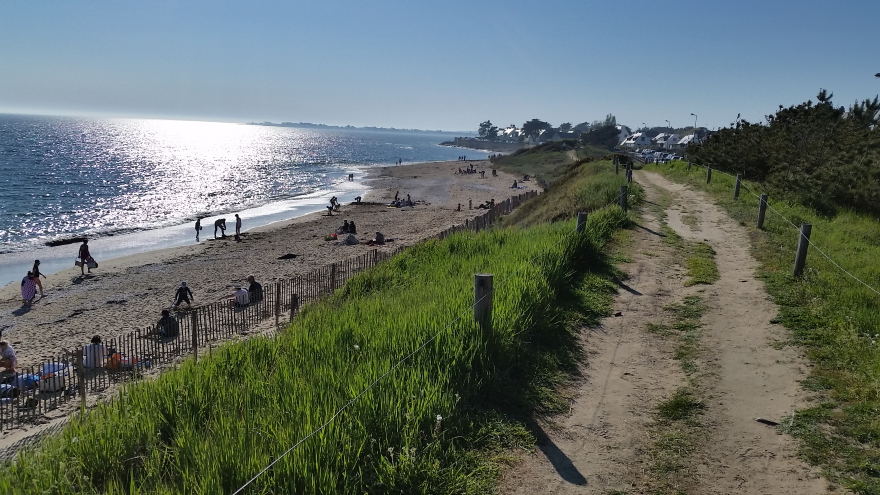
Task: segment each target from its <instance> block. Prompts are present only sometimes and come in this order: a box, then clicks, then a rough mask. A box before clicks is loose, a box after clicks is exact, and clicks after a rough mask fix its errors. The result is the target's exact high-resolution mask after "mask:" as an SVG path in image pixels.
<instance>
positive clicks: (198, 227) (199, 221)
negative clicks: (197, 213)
mask: <svg viewBox="0 0 880 495" xmlns="http://www.w3.org/2000/svg"><path fill="white" fill-rule="evenodd" d="M201 231H202V219H201V218H196V242H199V233H200V232H201Z"/></svg>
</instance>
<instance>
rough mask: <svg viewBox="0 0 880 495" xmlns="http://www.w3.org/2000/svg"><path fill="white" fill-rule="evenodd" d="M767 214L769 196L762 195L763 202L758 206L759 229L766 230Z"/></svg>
mask: <svg viewBox="0 0 880 495" xmlns="http://www.w3.org/2000/svg"><path fill="white" fill-rule="evenodd" d="M766 213H767V195H766V194H762V195H761V202H760V203H759V204H758V228H759V229H763V228H764V215H765V214H766Z"/></svg>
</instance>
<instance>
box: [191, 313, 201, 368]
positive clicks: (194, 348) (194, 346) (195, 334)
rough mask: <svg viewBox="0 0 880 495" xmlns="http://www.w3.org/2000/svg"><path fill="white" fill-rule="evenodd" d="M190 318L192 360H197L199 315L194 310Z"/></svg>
mask: <svg viewBox="0 0 880 495" xmlns="http://www.w3.org/2000/svg"><path fill="white" fill-rule="evenodd" d="M191 318H192V352H193V359H195V360H196V361H198V360H199V315H198V310H194V311H193V312H192V315H191Z"/></svg>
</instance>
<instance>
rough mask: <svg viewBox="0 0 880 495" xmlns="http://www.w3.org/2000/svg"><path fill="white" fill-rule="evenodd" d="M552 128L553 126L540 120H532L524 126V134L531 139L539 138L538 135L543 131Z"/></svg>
mask: <svg viewBox="0 0 880 495" xmlns="http://www.w3.org/2000/svg"><path fill="white" fill-rule="evenodd" d="M552 128H553V126H552V125H550V124H549V123H547V122H544V121H543V120H539V119H532V120H530V121H528V122H526V123H525V124H523V126H522V130H523V133H525V135H526V136H529V137H538V135H539V134H541V131H545V130H547V129H552Z"/></svg>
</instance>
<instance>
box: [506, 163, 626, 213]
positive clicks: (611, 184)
mask: <svg viewBox="0 0 880 495" xmlns="http://www.w3.org/2000/svg"><path fill="white" fill-rule="evenodd" d="M613 170H614V166H613V165H611V162H610V161H599V162H588V163H583V164H580V165H578V166H577V167H576V168H573V169H571V170H570V171H569V172H568V173H567V174H566V175H565V176H564V177H562V178H560V179H559V180H557V181H556V182H555V183H554V184H553V187H551V188H550V189H549V190H548V191H547V192H546V193H544V194H543V195H542V196H544V197H543V198H542V201H540V202H538V201H535V202H529V203H526V204H524V205H522V206H521V207H519V208H517V209H516V210H515V211H514V212H513V213H512V214H511V215H509V216H507V217H505V219H504V225H516V226H520V227H528V226H532V225H539V224H541V223H545V222H552V221H556V220H560V219H564V218H572V217H575V216H577V213H578V212H580V211H586V212H591V211H595V210H598V209H600V208H602V207H605V206H606V205H608V204H609V203H614V202H616V201H617V200H618V198H619V189H620V186H624V185H627V183H626V179H625V178H624V176H623V174H620V175H615V174H613V173H610V171H613ZM628 192H629V203H630V204H632V205H635V204H638V203H640V202H641V201H642V198H643V190H642V188H641V187H640V186H639V185H637V184H635V183H632V184H629V191H628Z"/></svg>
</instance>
